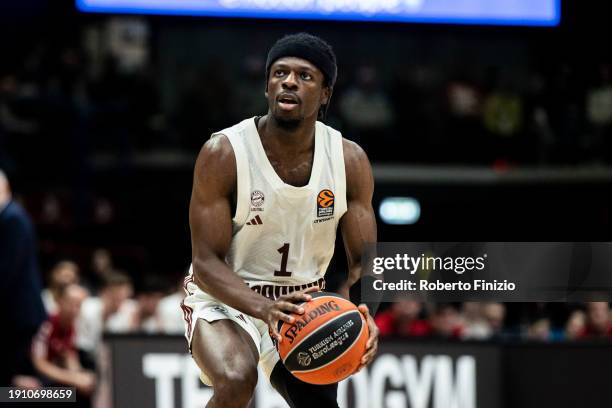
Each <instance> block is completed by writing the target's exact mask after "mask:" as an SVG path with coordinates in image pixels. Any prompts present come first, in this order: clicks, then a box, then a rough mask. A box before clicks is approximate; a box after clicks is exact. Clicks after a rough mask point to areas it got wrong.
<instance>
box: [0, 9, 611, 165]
mask: <svg viewBox="0 0 612 408" xmlns="http://www.w3.org/2000/svg"><path fill="white" fill-rule="evenodd" d="M151 31H152V29H151V28H150V25H149V24H147V22H146V20H141V19H134V18H131V19H128V18H124V19H119V18H114V19H108V20H107V21H105V22H102V23H97V24H96V25H92V26H87V25H84V26H83V27H82V28H81V32H80V33H79V35H80V38H78V39H75V38H71V39H70V40H66V39H62V40H63V41H60V40H56V41H55V42H54V43H47V42H45V41H40V40H39V42H37V43H33V44H28V45H26V46H25V47H24V49H20V51H19V52H18V53H16V55H11V58H10V59H4V60H3V61H2V63H0V166H3V168H4V169H5V170H8V171H23V170H27V168H24V167H27V166H25V165H24V163H32V160H34V159H36V160H38V161H39V162H40V163H42V164H46V163H49V164H52V166H50V171H51V172H57V173H60V174H64V175H70V174H72V173H71V172H73V171H74V170H80V171H83V170H86V169H87V167H88V166H90V165H91V163H90V162H89V161H90V159H91V156H92V155H93V154H95V153H99V152H111V153H113V154H114V155H115V157H116V158H118V159H119V160H120V161H123V162H125V163H129V162H130V158H131V157H132V156H133V154H135V153H137V152H147V151H151V150H155V149H158V150H159V149H171V150H179V151H181V150H182V151H185V152H189V153H191V154H195V152H197V150H198V149H199V147H200V146H201V145H202V143H203V141H204V140H205V139H206V138H207V135H209V134H210V133H211V132H213V131H217V130H220V129H223V128H225V127H227V126H230V125H231V124H233V123H236V122H237V121H239V120H242V119H244V118H245V117H249V116H254V115H262V114H264V113H265V112H266V110H267V105H266V100H265V98H264V72H265V67H264V64H265V49H263V48H262V49H261V52H259V53H251V54H246V55H243V56H242V61H241V62H240V63H239V64H231V63H229V62H227V61H224V60H220V59H218V58H209V59H204V60H202V59H201V58H195V56H194V58H193V60H192V61H189V60H187V61H185V63H184V64H182V63H181V66H180V67H178V68H175V71H172V72H173V74H172V75H169V74H168V69H167V68H162V67H165V66H167V65H169V64H177V63H178V62H174V63H173V62H171V61H166V60H164V58H169V57H168V56H167V55H166V56H165V57H164V54H163V53H162V52H161V50H160V49H159V48H157V47H158V44H156V43H154V41H153V40H152V37H153V33H152V32H151ZM155 56H157V59H156V58H155ZM340 63H341V65H340V68H339V69H340V73H341V74H340V76H339V82H338V84H337V86H336V89H335V90H334V95H333V99H332V104H331V109H330V113H329V118H328V122H329V123H331V124H332V125H333V126H335V127H337V128H339V129H340V130H342V131H343V132H344V134H345V135H346V136H347V137H349V138H351V139H354V140H356V141H358V142H359V143H361V144H362V145H363V146H364V147H365V148H366V151H368V153H369V155H370V156H371V157H372V158H373V159H374V160H375V161H378V162H380V161H383V162H384V161H398V162H410V163H414V162H423V163H466V164H477V163H480V164H489V165H490V164H494V163H498V162H500V161H502V162H509V163H518V164H521V163H530V164H535V163H537V164H551V163H552V164H554V163H561V164H575V163H605V162H609V161H610V159H611V158H612V157H610V155H609V154H608V152H610V151H612V149H610V147H611V146H610V140H612V133H611V131H612V70H611V65H610V61H608V60H605V59H600V60H598V61H590V62H588V63H587V62H583V63H582V64H581V65H576V64H572V63H569V62H564V61H562V60H561V61H558V62H550V63H548V64H547V65H545V66H541V67H538V66H536V67H529V70H528V71H527V72H519V71H520V70H517V69H516V67H506V66H504V65H503V64H499V65H483V66H480V65H478V64H471V65H468V66H469V68H467V67H466V66H464V65H462V64H460V63H454V64H451V65H448V64H446V65H445V64H442V63H435V61H430V62H427V61H420V60H418V59H415V60H413V61H412V62H401V63H394V64H392V65H390V64H388V63H387V62H385V61H376V60H372V61H370V62H367V63H363V62H362V63H357V64H352V63H350V64H347V63H346V62H345V65H342V59H340ZM523 71H524V70H523ZM174 73H175V74H176V75H175V74H174ZM32 145H36V146H37V147H38V149H35V150H33V149H31V146H32ZM60 145H61V146H62V148H58V146H60ZM398 145H399V146H406V147H409V148H407V149H395V148H393V149H391V148H389V146H398ZM51 150H52V151H53V152H54V156H53V157H49V155H46V154H45V152H48V151H51ZM62 172H63V173H62Z"/></svg>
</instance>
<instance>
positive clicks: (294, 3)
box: [76, 0, 561, 26]
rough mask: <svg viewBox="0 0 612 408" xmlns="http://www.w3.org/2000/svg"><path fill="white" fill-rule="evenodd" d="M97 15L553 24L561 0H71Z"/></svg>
mask: <svg viewBox="0 0 612 408" xmlns="http://www.w3.org/2000/svg"><path fill="white" fill-rule="evenodd" d="M76 4H77V7H78V8H79V10H81V11H84V12H99V13H128V14H167V15H192V16H211V17H245V18H280V19H313V20H354V21H388V22H416V23H444V24H491V25H531V26H555V25H558V24H559V21H560V18H561V0H76Z"/></svg>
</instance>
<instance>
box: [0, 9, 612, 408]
mask: <svg viewBox="0 0 612 408" xmlns="http://www.w3.org/2000/svg"><path fill="white" fill-rule="evenodd" d="M602 7H603V6H602V5H600V4H597V5H596V4H585V2H579V1H569V0H568V1H563V3H562V19H561V23H560V25H559V26H558V27H520V26H488V25H450V24H414V23H413V24H409V23H367V22H332V21H325V22H315V21H303V20H261V19H260V20H250V19H231V18H208V17H186V16H181V17H179V16H153V15H149V16H142V15H113V14H85V13H80V12H78V11H77V10H76V8H75V5H74V2H72V1H67V0H61V1H60V0H55V1H44V0H24V1H21V2H19V3H18V4H17V3H15V4H13V3H11V4H8V3H7V2H3V3H2V4H1V5H0V33H1V34H2V37H1V38H2V49H1V50H0V53H1V56H0V168H1V169H3V170H4V172H6V173H7V175H8V177H9V179H10V182H11V185H12V189H13V193H14V195H15V198H16V199H17V200H18V201H19V202H20V203H21V204H22V205H23V206H24V207H25V208H26V209H27V211H28V213H29V214H30V216H31V217H32V219H33V221H34V223H35V226H36V231H37V236H38V248H39V250H38V256H39V259H38V260H39V264H40V270H41V273H42V274H43V275H44V277H45V279H48V272H49V271H50V270H51V269H52V268H53V267H54V265H56V264H57V263H58V262H59V261H62V260H71V261H73V262H75V263H76V264H77V265H78V266H79V268H80V275H81V281H82V282H85V283H91V282H92V281H95V279H96V275H95V271H94V269H95V268H96V267H95V266H94V265H93V264H92V259H93V258H94V254H96V253H97V254H98V255H99V254H100V249H104V250H106V251H107V252H104V253H106V254H110V259H112V265H113V268H116V269H118V270H122V271H124V272H126V273H127V274H128V275H129V276H130V277H131V279H132V280H133V282H134V289H135V291H136V294H140V293H145V292H147V290H149V289H150V287H151V285H153V286H155V284H156V283H157V284H159V282H160V281H161V282H162V283H163V285H164V288H163V291H164V293H165V294H169V293H171V292H172V291H173V290H174V288H175V287H176V286H177V285H178V284H179V282H180V281H181V279H182V276H183V275H184V273H185V270H186V268H187V267H188V265H189V262H190V242H189V226H188V218H187V215H188V214H187V209H188V202H189V197H190V193H191V182H192V171H193V164H194V160H195V157H196V154H197V152H198V150H199V148H200V146H201V145H202V144H203V142H204V141H206V140H207V138H208V135H210V133H211V132H213V131H215V130H220V129H222V128H225V127H227V126H228V125H231V124H233V123H236V122H237V121H239V120H241V119H243V118H245V117H248V116H253V115H255V114H263V113H264V112H265V109H266V106H265V99H264V98H263V85H264V65H263V64H264V62H265V55H266V52H267V49H268V48H269V46H270V45H271V44H272V43H273V42H274V41H275V39H277V38H278V37H280V36H282V35H283V34H285V33H289V32H297V31H308V32H312V33H314V34H318V35H321V36H322V37H324V38H325V39H327V40H328V41H329V42H330V43H331V44H332V46H333V47H334V49H335V51H336V53H337V55H338V60H339V82H338V85H337V87H336V89H335V92H334V96H333V99H332V104H331V109H330V112H329V120H328V123H330V124H331V125H332V126H334V127H336V128H338V129H339V130H341V131H342V132H343V133H344V135H345V136H346V137H348V138H349V139H353V140H355V141H357V142H358V143H359V144H360V145H362V146H363V147H364V149H365V150H366V152H367V153H368V156H369V157H370V160H371V161H372V163H373V168H374V174H375V178H376V191H375V197H374V208H375V210H376V212H377V217H379V218H378V234H379V240H380V241H609V234H610V233H609V231H610V226H611V225H610V223H611V221H610V208H611V202H610V195H609V194H608V190H609V189H610V187H611V186H612V169H611V168H610V161H611V160H612V150H611V147H612V144H611V141H612V139H611V137H612V53H611V52H610V48H609V47H608V45H607V44H606V40H605V39H606V38H609V37H608V36H609V35H611V34H612V28H611V27H612V26H611V25H610V24H609V15H610V14H609V13H608V12H607V10H605V9H603V8H602ZM389 197H403V198H404V199H403V201H402V200H400V201H396V202H391V203H390V204H389V203H387V204H388V205H391V207H387V209H388V212H387V213H386V214H387V216H388V217H391V218H390V219H389V218H387V219H386V220H385V219H381V218H380V212H379V211H380V208H381V204H382V203H383V201H384V200H385V199H386V198H389ZM405 198H408V200H406V199H405ZM389 208H390V210H389ZM398 217H399V218H398ZM411 217H412V218H411ZM393 222H410V223H407V224H401V225H396V224H393ZM0 244H1V243H0ZM344 263H345V261H344V253H343V249H342V244H341V242H338V245H337V251H336V256H335V258H334V261H333V263H332V265H331V267H330V271H329V279H328V281H329V283H330V286H331V288H333V287H334V286H335V285H337V284H338V282H339V280H340V279H342V276H343V274H344ZM151 277H155V278H156V279H151ZM152 281H155V282H153V283H151V282H152ZM147 282H148V283H147ZM93 287H95V285H93ZM160 290H161V289H160ZM147 293H148V292H147ZM93 295H95V290H93V291H92V296H93ZM438 306H439V305H438ZM419 308H420V309H419V310H420V311H419V316H420V318H421V319H423V320H424V321H426V320H427V319H430V318H433V316H435V315H436V313H437V312H436V310H437V306H436V305H419ZM451 308H452V309H453V312H452V313H454V314H456V316H454V315H453V316H454V317H453V318H456V319H457V321H458V322H460V321H462V319H465V316H464V315H463V313H464V310H465V309H464V308H463V305H451ZM503 308H504V312H503V316H502V320H503V322H502V327H501V328H499V330H498V332H496V335H493V336H489V337H487V338H486V339H484V340H483V341H480V342H478V341H474V340H469V341H465V342H461V341H460V338H461V336H455V335H444V334H441V333H437V334H434V335H431V336H424V337H422V338H421V337H417V338H416V339H415V338H409V339H406V338H401V339H400V338H397V336H390V337H389V338H386V339H383V340H382V345H383V346H382V350H381V356H380V357H379V360H378V361H377V363H378V364H379V365H381V367H383V368H380V369H379V370H378V371H377V373H378V374H377V377H376V376H375V377H376V378H378V381H380V383H381V384H382V385H381V386H380V387H379V388H376V389H374V388H371V389H370V388H368V389H369V390H370V391H371V392H372V393H376V392H380V393H382V394H381V396H380V398H379V399H376V401H378V402H372V401H374V399H372V400H369V401H370V402H363V400H359V396H354V395H352V394H351V395H350V396H347V397H346V398H347V399H346V404H348V405H347V406H360V407H361V406H363V407H366V406H368V407H369V406H372V407H373V406H381V407H383V406H385V407H386V406H389V407H400V406H411V407H412V406H415V407H416V406H423V407H428V406H432V407H440V408H441V407H458V408H460V407H476V406H478V407H497V406H499V407H515V406H516V407H518V406H521V407H523V406H524V407H528V406H536V405H537V406H555V407H564V406H567V407H570V406H572V407H574V406H578V405H580V406H607V405H609V397H607V395H606V394H607V393H606V388H605V387H606V385H607V378H608V375H609V373H610V371H609V370H610V369H609V367H610V366H611V365H610V361H609V360H610V356H611V355H612V353H611V352H612V348H611V347H610V345H608V344H607V343H606V342H603V343H601V342H600V341H599V340H600V339H597V340H594V339H591V338H588V336H586V337H587V338H586V339H583V340H582V341H578V340H575V339H574V338H572V337H571V336H568V334H567V333H568V326H569V322H570V319H571V318H572V317H573V316H576V315H575V313H576V312H578V313H581V311H585V312H586V313H585V314H583V319H586V323H585V324H587V325H588V319H589V316H588V313H589V305H585V304H558V303H557V304H523V303H513V304H512V303H510V304H506V305H504V306H503ZM385 310H387V311H389V310H392V307H391V305H383V307H382V308H381V311H382V312H384V311H385ZM606 310H607V311H608V309H607V307H606ZM608 313H609V311H608ZM611 316H612V314H611ZM542 322H544V323H542ZM541 324H544V326H545V329H542V326H541ZM546 328H547V329H546ZM538 330H540V331H538ZM541 330H544V332H542V331H541ZM136 331H138V330H136ZM534 333H535V334H534ZM127 336H128V337H125V338H124V337H121V335H116V334H115V335H113V336H111V337H109V341H108V344H107V345H108V347H109V348H108V350H106V351H107V352H109V353H111V352H112V353H114V354H111V355H114V356H117V355H121V353H124V354H125V353H127V354H128V355H132V356H134V355H136V356H140V354H134V353H133V352H128V351H129V350H130V349H129V348H128V347H130V343H129V340H130V339H131V340H134V339H136V341H137V342H138V343H137V344H138V346H137V347H138V350H139V351H138V352H139V353H142V355H144V354H145V353H153V354H155V353H169V355H179V356H181V354H180V353H181V350H182V348H181V345H180V340H179V336H178V335H176V334H173V335H166V336H164V335H160V334H159V333H157V334H155V335H154V336H151V337H148V336H144V335H141V334H137V333H133V332H132V333H130V334H127ZM409 337H410V336H409ZM430 337H434V339H433V340H432V339H430ZM609 340H610V337H608V341H609ZM593 341H596V343H595V344H594V343H592V342H593ZM124 347H125V349H123V348H124ZM126 350H128V351H126ZM182 352H183V354H184V352H185V350H183V351H182ZM177 353H178V354H177ZM103 356H106V358H103V360H102V361H99V362H98V368H97V370H98V372H99V373H100V384H101V386H100V392H99V394H100V395H101V396H100V397H99V398H98V405H99V406H115V407H124V406H136V405H133V404H135V402H129V400H123V399H121V398H125V397H124V396H121V395H120V394H119V391H118V390H120V389H125V390H130V389H133V388H134V387H138V388H142V389H143V390H146V392H144V391H143V393H138V395H144V396H146V398H154V397H159V398H164V397H163V396H160V395H161V394H156V392H157V393H163V392H167V389H166V391H163V392H162V391H159V390H160V388H159V387H161V385H160V384H161V383H160V381H159V380H154V378H156V377H155V376H154V375H148V376H147V375H146V372H145V369H144V361H145V360H144V357H143V358H135V359H133V360H130V361H133V364H130V365H125V364H126V363H125V361H123V360H121V359H119V358H116V357H114V358H108V356H109V355H108V354H103ZM391 356H400V357H391ZM401 356H413V357H414V358H416V359H417V360H418V367H419V369H418V370H425V368H424V367H425V365H426V363H424V359H426V358H427V356H430V357H431V359H433V360H431V359H430V360H428V361H429V362H430V363H431V364H434V365H433V366H432V367H435V368H432V369H431V370H433V371H431V372H432V373H438V374H436V375H438V377H436V376H435V375H434V374H432V377H431V378H432V380H431V381H434V380H433V379H434V378H435V381H439V382H440V384H443V385H434V386H431V388H423V387H429V386H428V385H425V384H426V381H425V378H426V375H425V374H422V373H423V372H424V371H418V370H417V371H415V372H416V373H417V374H418V373H421V376H419V375H417V377H415V378H412V377H410V376H409V374H407V373H409V372H410V371H409V370H408V369H407V368H403V369H402V366H401V364H400V363H399V362H400V361H404V362H405V361H409V360H410V357H408V358H406V357H404V358H403V360H402V357H401ZM444 356H447V357H448V358H449V359H450V360H449V361H450V364H451V365H450V366H449V367H452V370H451V371H450V373H451V374H450V375H451V377H450V379H448V378H446V377H444V375H445V374H444V373H448V371H445V370H446V369H447V365H445V364H447V362H448V361H447V360H445V359H444ZM462 356H464V357H466V358H474V359H475V360H474V361H476V365H475V367H476V368H475V370H476V371H474V372H473V374H465V376H466V377H465V378H463V377H461V374H460V372H461V370H460V368H459V366H460V362H459V360H460V359H461V357H462ZM559 356H563V357H561V358H560V357H559ZM181 358H182V357H181ZM393 358H395V360H393ZM381 359H382V360H381ZM169 361H170V360H169ZM381 361H382V362H381ZM465 361H467V360H464V362H465ZM121 364H123V365H121ZM139 364H142V365H139ZM151 364H153V363H151ZM168 364H183V363H181V362H179V363H177V362H176V361H175V362H172V361H170V362H168ZM185 364H187V363H185ZM385 364H386V365H385ZM436 364H438V365H436ZM120 365H121V369H118V368H117V367H118V366H120ZM181 367H182V366H181ZM385 367H386V368H385ZM439 367H442V368H439ZM465 367H466V368H464V369H465V370H467V371H466V372H467V373H470V372H471V371H470V367H471V366H470V365H469V361H468V362H467V363H465ZM373 370H374V369H372V370H370V371H368V373H367V374H364V376H368V377H367V381H368V382H367V384H368V387H374V386H373V385H371V384H372V381H373V378H374V377H373V376H372V375H373ZM385 370H387V371H385ZM398 370H403V371H401V373H403V374H397V373H398ZM176 372H177V373H180V372H183V373H184V371H183V370H177V371H176ZM126 373H134V374H135V375H133V376H129V377H128V378H123V377H120V376H121V375H124V376H125V374H126ZM440 373H441V374H440ZM192 374H193V373H192ZM578 374H579V375H578ZM396 375H397V376H396ZM415 375H416V374H415ZM141 377H142V378H141ZM179 377H180V376H179V375H178V374H177V375H176V377H173V379H172V381H171V384H173V387H174V388H173V389H175V390H176V392H175V393H174V396H173V398H174V402H175V405H172V404H170V405H163V404H162V403H161V402H159V401H160V400H159V399H157V400H155V401H157V402H151V401H153V400H151V399H149V400H146V401H148V402H139V404H145V405H147V404H153V403H155V404H157V405H147V406H159V407H162V406H163V407H166V406H177V407H178V406H183V407H187V406H194V407H195V406H202V404H203V401H202V400H201V398H205V395H204V394H197V395H196V394H194V395H196V397H197V398H196V397H194V398H195V399H194V401H195V402H192V404H193V405H189V404H188V403H187V402H185V401H186V400H187V397H185V395H186V393H188V392H191V391H188V387H186V386H184V385H181V384H183V383H185V382H186V381H187V380H179ZM118 378H121V380H120V381H117V379H118ZM189 378H190V380H189V381H192V380H194V379H197V373H196V374H194V375H191V377H189ZM364 378H365V377H364ZM409 378H412V379H411V380H410V379H409ZM462 378H463V379H462ZM421 380H422V381H421ZM131 381H134V384H132V383H131ZM146 381H148V383H147V382H146ZM156 381H157V382H156ZM364 381H365V380H364ZM410 381H413V382H410ZM419 381H421V382H419ZM445 381H446V382H445ZM448 381H450V383H449V382H448ZM470 381H473V382H474V383H475V385H474V388H473V389H474V390H475V391H474V392H475V394H474V395H471V396H470V395H467V394H466V395H463V394H461V392H463V391H457V390H458V389H461V390H466V389H468V390H469V389H472V388H470V385H469V384H470ZM193 384H195V385H193ZM193 384H192V386H193V387H192V389H191V390H192V391H193V390H194V389H195V390H198V389H199V388H198V387H199V386H197V383H193ZM406 384H410V385H406ZM432 384H434V383H433V382H432ZM435 384H438V383H435ZM181 387H183V388H181ZM414 387H417V388H418V387H421V388H420V390H421V391H419V392H422V393H423V395H424V396H423V397H422V399H421V400H418V401H417V399H418V398H417V399H415V398H416V397H414V395H416V394H417V391H415V388H414ZM436 387H441V389H443V390H451V391H452V389H453V387H455V388H456V389H455V391H452V392H451V391H448V392H444V391H440V392H438V393H436V391H435V390H436ZM444 387H451V388H444ZM204 390H206V389H204ZM423 390H424V391H423ZM465 392H467V393H468V394H469V392H468V391H465ZM457 393H459V394H461V395H459V394H457ZM134 395H136V394H134V393H132V396H134ZM165 395H166V397H167V394H165ZM258 395H259V394H258ZM266 395H267V394H266ZM347 395H348V394H347ZM448 395H450V397H449V396H448ZM167 398H170V397H167ZM363 398H374V397H371V396H368V397H363ZM377 398H378V397H377ZM436 398H438V399H436ZM445 398H446V399H445ZM449 398H450V399H449ZM360 401H361V402H360ZM419 401H420V402H419ZM277 403H278V401H277V402H274V401H272V402H270V401H259V402H257V403H256V405H257V406H258V407H261V406H266V407H274V406H282V405H274V404H277ZM113 404H114V405H113ZM173 404H174V403H173ZM419 404H421V405H419ZM139 406H144V405H139Z"/></svg>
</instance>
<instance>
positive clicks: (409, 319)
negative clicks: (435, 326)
mask: <svg viewBox="0 0 612 408" xmlns="http://www.w3.org/2000/svg"><path fill="white" fill-rule="evenodd" d="M420 314H421V304H420V303H419V302H415V301H412V300H404V299H397V300H396V301H394V302H393V303H392V304H391V307H390V308H389V309H387V310H385V311H383V312H381V313H378V314H377V315H376V318H375V321H376V325H377V326H378V329H379V330H380V337H388V336H400V337H413V336H415V337H420V336H427V335H428V334H429V332H430V330H431V328H430V327H429V324H428V322H427V321H426V320H423V319H421V318H420Z"/></svg>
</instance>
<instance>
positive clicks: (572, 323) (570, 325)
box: [565, 310, 586, 340]
mask: <svg viewBox="0 0 612 408" xmlns="http://www.w3.org/2000/svg"><path fill="white" fill-rule="evenodd" d="M585 326H586V315H585V313H584V312H583V311H582V310H575V311H574V312H572V314H571V315H570V317H569V319H567V323H566V324H565V339H566V340H576V339H578V338H579V337H580V335H581V334H582V333H583V332H584V329H585Z"/></svg>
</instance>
